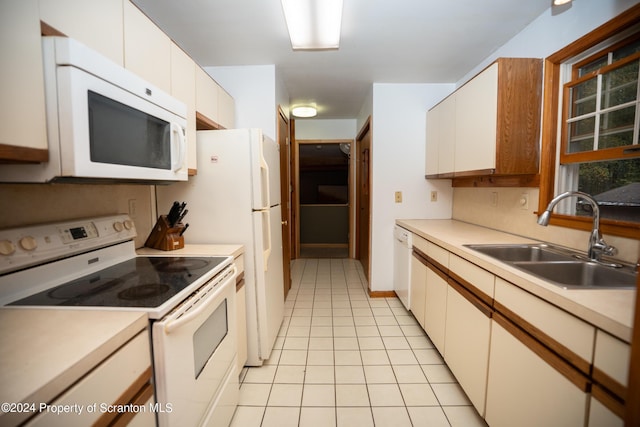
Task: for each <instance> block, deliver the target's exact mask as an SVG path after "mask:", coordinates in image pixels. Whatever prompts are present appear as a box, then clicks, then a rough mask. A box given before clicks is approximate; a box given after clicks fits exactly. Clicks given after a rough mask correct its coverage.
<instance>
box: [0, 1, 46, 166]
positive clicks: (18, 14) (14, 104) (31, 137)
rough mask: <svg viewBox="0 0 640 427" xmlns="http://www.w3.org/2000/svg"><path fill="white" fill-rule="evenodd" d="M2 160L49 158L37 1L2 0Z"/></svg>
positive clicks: (38, 160) (0, 50) (0, 29)
mask: <svg viewBox="0 0 640 427" xmlns="http://www.w3.org/2000/svg"><path fill="white" fill-rule="evenodd" d="M0 54H1V55H2V67H0V82H1V83H0V93H2V96H0V160H7V161H11V160H17V161H31V162H43V161H46V160H47V159H48V152H47V147H48V145H47V126H46V115H45V107H44V80H43V75H42V45H41V43H40V17H39V15H38V2H37V0H22V1H3V2H1V3H0Z"/></svg>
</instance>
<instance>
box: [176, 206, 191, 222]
mask: <svg viewBox="0 0 640 427" xmlns="http://www.w3.org/2000/svg"><path fill="white" fill-rule="evenodd" d="M187 212H189V209H185V210H184V211H183V212H182V213H181V214H180V216H179V217H178V220H177V221H176V224H180V223H181V222H182V219H183V218H184V217H185V216H186V215H187Z"/></svg>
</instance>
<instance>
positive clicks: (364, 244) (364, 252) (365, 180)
mask: <svg viewBox="0 0 640 427" xmlns="http://www.w3.org/2000/svg"><path fill="white" fill-rule="evenodd" d="M356 146H357V147H358V160H357V161H358V163H357V165H358V166H357V169H358V171H357V182H356V185H357V189H358V191H357V192H358V196H357V206H358V209H357V213H356V215H357V225H356V229H357V233H358V237H357V252H358V254H357V258H358V259H359V260H360V263H361V264H362V268H363V270H364V274H365V277H366V279H367V281H369V272H370V265H369V263H370V259H369V258H370V233H371V117H369V119H368V120H367V122H366V123H365V125H364V126H363V127H362V130H361V131H360V133H359V134H358V136H357V138H356Z"/></svg>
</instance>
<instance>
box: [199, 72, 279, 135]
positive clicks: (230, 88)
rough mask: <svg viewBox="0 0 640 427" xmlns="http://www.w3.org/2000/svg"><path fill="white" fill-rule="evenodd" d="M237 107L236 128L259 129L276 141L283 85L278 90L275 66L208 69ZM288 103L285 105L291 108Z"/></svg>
mask: <svg viewBox="0 0 640 427" xmlns="http://www.w3.org/2000/svg"><path fill="white" fill-rule="evenodd" d="M204 70H205V71H206V72H207V73H208V74H209V75H210V76H211V77H213V78H214V79H215V80H216V81H217V82H218V83H219V84H220V85H221V86H222V87H223V88H224V89H225V90H226V91H227V92H229V94H230V95H231V96H232V97H233V99H234V100H235V104H236V111H235V113H236V128H241V129H242V128H259V129H262V131H263V132H264V134H265V135H267V136H269V137H270V138H272V139H275V138H276V123H277V115H276V108H277V103H278V102H282V100H276V97H278V98H283V85H278V87H276V83H277V78H276V67H275V65H250V66H234V67H205V68H204ZM288 103H289V102H288V100H287V101H286V104H288Z"/></svg>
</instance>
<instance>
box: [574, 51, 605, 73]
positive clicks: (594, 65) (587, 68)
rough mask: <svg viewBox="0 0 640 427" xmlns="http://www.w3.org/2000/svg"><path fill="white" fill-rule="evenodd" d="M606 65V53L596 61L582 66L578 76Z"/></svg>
mask: <svg viewBox="0 0 640 427" xmlns="http://www.w3.org/2000/svg"><path fill="white" fill-rule="evenodd" d="M605 65H607V55H604V56H602V57H600V58H598V59H596V60H595V61H593V62H591V63H589V64H586V65H584V66H582V67H580V69H579V70H578V77H582V76H584V75H585V74H589V73H590V72H592V71H595V70H597V69H599V68H602V67H604V66H605Z"/></svg>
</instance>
